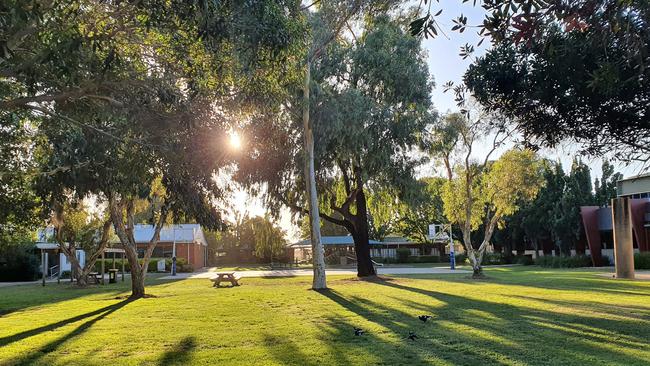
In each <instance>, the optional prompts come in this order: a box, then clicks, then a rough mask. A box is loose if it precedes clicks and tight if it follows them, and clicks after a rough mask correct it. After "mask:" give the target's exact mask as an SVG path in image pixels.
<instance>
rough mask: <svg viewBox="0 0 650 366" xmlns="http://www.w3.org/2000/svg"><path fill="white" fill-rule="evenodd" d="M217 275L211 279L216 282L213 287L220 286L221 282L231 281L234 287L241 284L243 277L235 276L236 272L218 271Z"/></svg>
mask: <svg viewBox="0 0 650 366" xmlns="http://www.w3.org/2000/svg"><path fill="white" fill-rule="evenodd" d="M215 274H216V275H217V277H212V278H211V279H210V281H212V282H214V284H213V285H212V287H219V286H220V284H221V282H230V284H231V285H232V287H235V286H239V280H240V279H241V277H238V276H235V272H216V273H215Z"/></svg>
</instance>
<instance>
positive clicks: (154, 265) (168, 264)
mask: <svg viewBox="0 0 650 366" xmlns="http://www.w3.org/2000/svg"><path fill="white" fill-rule="evenodd" d="M160 260H164V261H165V271H166V272H171V270H172V259H171V258H151V260H150V261H149V263H148V265H147V272H149V273H155V272H158V261H160ZM142 263H144V261H143V260H142V259H140V265H142ZM112 268H113V259H112V258H110V259H109V258H104V271H108V270H109V269H112ZM101 269H102V260H101V259H98V260H97V262H95V266H94V267H93V271H95V272H100V271H101ZM115 269H117V270H120V271H121V270H122V259H121V258H116V259H115ZM124 271H125V272H131V265H130V263H129V261H128V260H126V259H124ZM176 271H177V272H194V268H193V267H192V265H191V264H189V263H187V259H185V258H176Z"/></svg>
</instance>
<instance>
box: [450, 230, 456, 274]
mask: <svg viewBox="0 0 650 366" xmlns="http://www.w3.org/2000/svg"><path fill="white" fill-rule="evenodd" d="M449 267H450V269H456V257H455V256H454V238H452V236H451V225H449Z"/></svg>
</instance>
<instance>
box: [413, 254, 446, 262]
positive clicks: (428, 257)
mask: <svg viewBox="0 0 650 366" xmlns="http://www.w3.org/2000/svg"><path fill="white" fill-rule="evenodd" d="M414 258H416V261H417V262H418V263H440V256H437V255H421V256H419V257H414Z"/></svg>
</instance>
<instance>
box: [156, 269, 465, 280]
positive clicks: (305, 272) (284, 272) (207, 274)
mask: <svg viewBox="0 0 650 366" xmlns="http://www.w3.org/2000/svg"><path fill="white" fill-rule="evenodd" d="M218 271H219V269H218V268H210V269H209V270H206V271H203V272H195V273H178V274H177V275H176V276H164V277H160V278H159V279H161V280H174V279H176V280H179V279H186V278H212V277H214V276H215V275H214V272H218ZM377 272H379V274H390V275H405V274H454V273H471V272H470V271H465V270H462V269H456V270H451V269H449V268H448V267H447V268H445V267H436V268H422V267H418V268H414V267H387V268H381V267H380V268H378V269H377ZM326 273H327V274H328V275H349V276H354V275H356V274H357V271H356V270H354V269H328V270H326ZM312 274H313V271H312V270H311V269H277V270H266V271H235V275H236V276H240V277H295V276H311V275H312Z"/></svg>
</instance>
